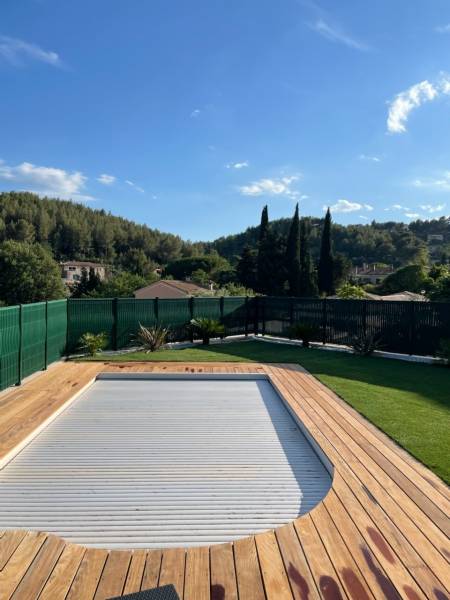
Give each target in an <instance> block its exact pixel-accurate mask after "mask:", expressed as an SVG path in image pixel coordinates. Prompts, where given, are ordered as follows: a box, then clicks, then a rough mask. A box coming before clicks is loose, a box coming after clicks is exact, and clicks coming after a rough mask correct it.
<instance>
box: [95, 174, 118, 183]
mask: <svg viewBox="0 0 450 600" xmlns="http://www.w3.org/2000/svg"><path fill="white" fill-rule="evenodd" d="M97 181H98V182H100V183H103V185H112V184H113V183H114V182H115V181H116V177H114V175H107V174H106V173H102V174H101V175H100V177H97Z"/></svg>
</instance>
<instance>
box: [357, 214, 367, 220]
mask: <svg viewBox="0 0 450 600" xmlns="http://www.w3.org/2000/svg"><path fill="white" fill-rule="evenodd" d="M358 217H359V218H360V219H362V220H363V221H368V220H369V217H365V216H364V215H358Z"/></svg>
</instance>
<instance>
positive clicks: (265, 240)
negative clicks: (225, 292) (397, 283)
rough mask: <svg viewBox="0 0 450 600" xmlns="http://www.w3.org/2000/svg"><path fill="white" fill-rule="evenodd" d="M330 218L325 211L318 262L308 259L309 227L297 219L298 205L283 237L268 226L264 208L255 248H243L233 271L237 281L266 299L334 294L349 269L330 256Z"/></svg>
mask: <svg viewBox="0 0 450 600" xmlns="http://www.w3.org/2000/svg"><path fill="white" fill-rule="evenodd" d="M331 226H332V223H331V214H330V211H329V210H328V211H327V213H326V215H325V219H324V222H323V227H322V230H321V246H320V254H319V258H318V261H317V263H316V261H314V260H313V258H312V256H311V249H310V245H311V241H310V237H311V225H310V223H309V221H308V220H306V219H302V220H301V221H300V218H299V207H298V204H297V205H296V207H295V212H294V215H293V217H292V219H291V221H290V224H289V229H288V231H287V236H286V237H283V236H282V235H280V234H279V233H278V231H277V230H276V229H275V228H274V227H272V226H271V224H270V222H269V213H268V207H267V206H264V208H263V210H262V213H261V223H260V226H259V229H258V241H257V244H256V248H252V247H251V246H250V245H246V246H245V247H244V248H243V251H242V256H241V258H240V259H239V261H238V263H237V267H236V274H237V278H238V280H239V281H240V282H241V283H242V284H243V285H244V286H247V287H249V288H252V289H254V290H255V291H256V292H258V293H261V294H266V295H269V296H283V295H286V294H288V295H290V296H297V297H312V296H317V295H318V294H324V295H330V294H333V293H334V291H335V289H336V287H337V286H338V285H339V283H340V282H341V280H342V279H343V278H344V277H345V274H346V271H347V270H348V267H349V265H348V264H346V263H345V260H344V259H343V258H342V257H338V256H335V255H334V254H333V246H332V238H331ZM343 263H345V264H343Z"/></svg>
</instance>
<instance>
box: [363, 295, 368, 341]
mask: <svg viewBox="0 0 450 600" xmlns="http://www.w3.org/2000/svg"><path fill="white" fill-rule="evenodd" d="M362 302H364V304H363V311H362V330H363V335H364V337H366V335H367V302H368V300H363V301H362Z"/></svg>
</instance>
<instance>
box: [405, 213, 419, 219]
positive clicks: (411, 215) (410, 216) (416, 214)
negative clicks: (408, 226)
mask: <svg viewBox="0 0 450 600" xmlns="http://www.w3.org/2000/svg"><path fill="white" fill-rule="evenodd" d="M405 217H408V219H418V218H419V217H420V215H419V213H412V212H409V213H405Z"/></svg>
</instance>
